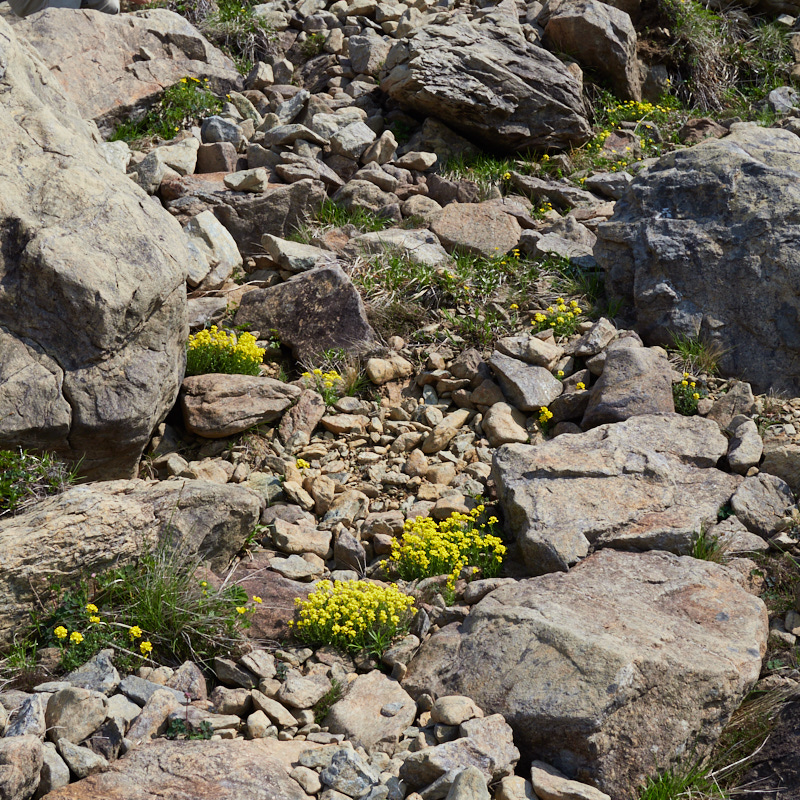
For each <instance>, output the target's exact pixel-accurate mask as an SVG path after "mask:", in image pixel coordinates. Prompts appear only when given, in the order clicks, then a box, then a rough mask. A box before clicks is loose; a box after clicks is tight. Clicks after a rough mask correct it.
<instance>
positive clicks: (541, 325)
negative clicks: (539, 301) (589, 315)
mask: <svg viewBox="0 0 800 800" xmlns="http://www.w3.org/2000/svg"><path fill="white" fill-rule="evenodd" d="M582 313H583V309H582V308H581V307H580V306H579V305H578V303H577V301H576V300H570V301H569V305H567V303H566V302H565V301H564V299H563V298H561V297H559V298H558V300H557V301H556V304H555V306H548V307H547V309H546V312H545V313H542V312H541V311H537V312H536V314H534V316H533V319H532V320H531V325H533V326H534V327H533V330H534V333H538V332H539V331H544V330H547V329H548V328H552V329H553V333H555V335H556V336H570V335H572V334H573V333H575V331H576V329H577V327H578V318H579V317H580V315H581V314H582Z"/></svg>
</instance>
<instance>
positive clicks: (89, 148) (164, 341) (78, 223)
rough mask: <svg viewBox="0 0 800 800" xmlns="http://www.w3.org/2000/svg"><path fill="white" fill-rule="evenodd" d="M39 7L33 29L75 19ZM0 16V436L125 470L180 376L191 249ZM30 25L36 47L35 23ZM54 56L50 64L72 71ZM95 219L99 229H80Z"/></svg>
mask: <svg viewBox="0 0 800 800" xmlns="http://www.w3.org/2000/svg"><path fill="white" fill-rule="evenodd" d="M49 11H50V12H56V13H55V14H52V13H48V14H47V15H42V16H40V17H39V18H38V19H39V20H40V21H41V25H42V28H39V30H43V29H46V30H47V32H48V33H50V32H52V31H53V30H61V31H62V33H63V30H64V28H63V27H62V26H65V25H66V26H68V27H69V30H70V31H71V32H72V33H73V34H76V29H77V28H78V27H83V26H79V25H78V24H77V21H76V25H75V26H74V27H73V26H72V25H71V24H69V23H66V19H71V16H69V15H67V16H66V17H65V16H64V14H63V13H62V14H59V13H58V12H59V11H62V10H61V9H50V10H49ZM167 13H168V12H167ZM76 16H81V15H76ZM169 16H170V17H173V16H174V15H169ZM81 18H82V19H84V17H81ZM19 23H22V24H23V25H24V27H25V30H26V35H27V33H31V35H32V36H33V26H32V25H31V23H29V22H28V21H27V20H19ZM181 23H182V25H181V27H182V28H183V30H186V28H187V27H188V28H191V26H190V25H189V24H188V23H186V22H185V21H183V20H181ZM0 29H1V30H2V39H3V42H4V45H3V63H4V64H5V65H6V67H5V68H4V75H5V78H4V80H5V81H6V84H5V85H6V89H5V93H4V95H3V97H4V100H3V107H4V109H5V110H6V111H7V112H8V114H9V116H8V117H7V118H6V123H5V125H4V127H3V132H2V139H3V143H4V150H3V157H2V158H0V173H2V175H3V178H2V180H3V185H4V187H5V190H4V206H3V210H2V212H0V229H2V230H7V231H12V233H8V234H5V235H4V236H3V238H4V239H6V238H7V237H8V236H11V237H12V238H13V239H14V241H15V242H16V244H15V245H14V247H13V248H12V249H11V250H9V251H8V252H7V253H6V254H5V255H4V256H3V265H2V267H1V268H0V280H2V283H3V286H4V287H6V288H5V290H4V291H3V293H2V295H1V296H0V319H2V327H0V354H1V357H0V446H2V447H4V448H9V447H10V448H12V449H14V448H16V447H31V448H34V449H36V450H40V451H41V450H47V451H50V452H53V451H58V453H59V455H60V456H62V457H64V458H66V459H68V460H71V461H75V462H77V461H78V460H81V469H80V474H81V476H83V477H85V478H87V479H89V480H92V479H94V478H97V477H100V478H102V479H103V480H109V479H112V478H120V477H126V478H127V477H131V476H132V475H134V474H135V473H136V470H137V465H138V463H139V458H140V456H141V454H142V451H143V449H144V447H145V445H146V444H147V442H148V441H149V439H150V435H151V432H152V431H153V430H154V428H155V427H156V426H157V425H158V424H159V423H160V422H161V420H162V419H163V418H164V416H166V413H167V411H168V410H169V409H170V408H171V407H172V405H173V403H174V400H175V393H176V390H177V387H178V384H179V382H180V374H181V371H182V369H183V360H184V343H185V338H186V299H185V279H186V264H187V263H188V262H189V261H190V259H191V256H190V254H189V251H188V249H187V245H186V240H185V237H184V236H183V234H182V232H181V231H180V226H179V225H178V223H177V222H176V221H175V220H174V219H172V218H171V216H170V215H169V214H167V213H165V212H164V209H163V208H161V207H160V206H159V205H158V204H156V203H150V202H147V203H144V202H142V193H141V190H140V189H139V188H138V187H136V186H135V185H134V184H133V183H132V182H131V180H130V179H129V178H127V177H126V176H125V175H123V174H122V173H120V172H119V170H117V169H116V168H114V167H112V166H110V165H109V164H108V163H107V162H106V160H105V159H104V158H103V156H102V154H101V152H100V151H99V150H98V149H97V147H96V146H95V140H96V139H97V132H96V129H95V128H94V126H93V125H91V123H87V122H84V120H83V119H82V118H81V111H80V109H79V108H78V107H77V106H76V105H75V104H74V103H73V102H72V101H70V100H68V99H67V98H66V97H65V96H64V94H63V91H62V90H61V89H60V88H59V80H58V79H55V78H53V76H52V74H51V73H50V72H49V71H48V70H47V68H46V66H45V62H44V61H43V60H42V59H41V58H40V57H39V55H38V54H37V53H36V52H35V51H34V50H33V48H32V46H31V45H30V44H29V43H28V42H29V40H25V41H24V42H23V40H21V39H17V36H16V34H15V33H14V32H13V31H12V29H11V28H10V27H9V26H8V24H7V23H6V21H5V18H4V19H3V20H2V21H0ZM17 30H20V31H21V28H18V29H17ZM195 34H196V32H195ZM76 35H77V34H76ZM33 38H34V39H35V40H36V41H37V42H39V43H41V44H42V46H43V47H45V49H46V47H47V45H46V41H45V40H46V36H44V35H42V37H41V38H39V36H38V35H36V36H33ZM57 38H58V39H59V40H60V42H59V43H56V44H54V45H53V47H54V48H56V49H59V48H60V46H61V45H63V44H64V37H63V36H62V35H59V36H58V37H57ZM68 38H72V37H68ZM92 38H93V40H94V42H95V43H96V42H97V38H96V37H92ZM75 41H77V40H74V41H73V45H72V47H70V46H66V49H65V50H64V51H63V53H64V54H65V58H64V62H66V61H68V60H70V58H71V57H72V56H73V55H74V50H75V44H74V42H75ZM79 49H80V48H79ZM66 53H69V54H70V56H67V55H66ZM78 60H80V59H78V58H76V61H78ZM64 62H62V68H61V69H60V70H59V72H60V74H61V75H63V74H64V73H65V72H70V74H71V75H73V76H74V73H73V72H72V71H71V69H72V64H71V65H70V67H69V68H68V67H67V66H66V64H65V63H64ZM79 83H81V84H83V88H82V89H81V90H79V91H80V92H81V93H83V92H84V91H85V89H86V84H85V82H84V81H82V80H81V81H79ZM71 88H72V90H73V91H74V90H75V86H74V85H73V86H72V87H71ZM88 116H92V115H88ZM30 126H36V127H37V128H38V129H39V131H40V134H37V136H36V137H34V138H31V135H30V130H31V128H30ZM11 153H16V156H15V157H13V158H12V157H11V155H10V154H11ZM62 159H67V161H68V162H69V165H70V166H69V169H63V168H62V167H63V161H62ZM43 187H46V189H43ZM98 220H102V235H93V236H87V231H88V230H91V229H93V228H92V226H94V225H96V224H97V223H98ZM34 262H35V263H36V265H37V266H36V269H34V270H31V269H27V268H26V267H25V266H24V264H26V263H34ZM110 262H113V263H114V270H113V275H112V274H111V273H110V272H109V269H108V264H109V263H110Z"/></svg>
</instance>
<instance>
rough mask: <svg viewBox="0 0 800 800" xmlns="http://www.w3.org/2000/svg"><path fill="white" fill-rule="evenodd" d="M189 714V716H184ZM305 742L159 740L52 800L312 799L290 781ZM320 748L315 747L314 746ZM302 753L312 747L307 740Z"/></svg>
mask: <svg viewBox="0 0 800 800" xmlns="http://www.w3.org/2000/svg"><path fill="white" fill-rule="evenodd" d="M181 713H183V712H181ZM298 745H300V743H299V742H278V741H277V740H274V739H257V740H256V741H252V742H246V741H245V740H244V739H237V740H236V741H233V742H226V741H215V742H203V741H195V742H173V741H169V740H168V739H156V740H155V741H153V742H151V743H147V744H144V745H142V746H140V747H137V748H136V749H135V750H133V751H132V752H131V753H129V754H128V755H127V756H126V757H125V758H123V759H120V760H119V761H115V762H114V763H113V764H112V765H111V767H110V768H109V770H108V771H107V772H104V773H102V774H101V775H90V776H89V777H88V778H85V779H84V780H82V781H78V782H76V783H72V784H70V785H69V786H65V787H64V788H63V789H57V790H56V791H55V792H51V793H50V794H49V796H48V797H49V800H97V798H100V797H102V798H103V800H161V799H162V798H167V797H171V798H176V800H177V798H188V797H191V798H195V800H206V798H208V800H211V798H218V797H231V798H233V797H237V798H239V797H241V798H244V797H246V798H248V800H308V795H307V794H306V793H305V792H304V791H303V790H302V789H301V788H300V785H299V784H298V783H297V782H296V781H294V780H293V779H292V778H290V777H289V772H290V770H291V764H292V762H294V761H296V760H297V759H298V758H299V756H300V750H301V747H299V746H298ZM313 746H314V745H313V744H311V747H313ZM302 749H304V750H305V749H309V743H308V742H303V743H302Z"/></svg>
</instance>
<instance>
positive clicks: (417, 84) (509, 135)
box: [381, 21, 590, 152]
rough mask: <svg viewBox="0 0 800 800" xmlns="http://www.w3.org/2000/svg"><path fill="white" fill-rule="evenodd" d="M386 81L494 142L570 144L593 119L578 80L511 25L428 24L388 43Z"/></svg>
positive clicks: (408, 100) (416, 107)
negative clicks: (585, 105) (394, 41)
mask: <svg viewBox="0 0 800 800" xmlns="http://www.w3.org/2000/svg"><path fill="white" fill-rule="evenodd" d="M386 70H387V73H386V76H385V77H384V79H383V81H382V82H381V88H382V89H383V91H385V92H387V93H388V94H389V95H390V96H391V97H392V98H393V99H395V100H397V101H398V102H399V103H400V105H401V106H402V107H403V108H406V109H408V110H410V111H414V112H416V113H419V114H428V115H431V116H433V117H436V118H437V119H440V120H442V121H443V122H445V123H446V124H447V125H450V126H451V127H453V128H454V129H455V130H457V131H460V132H462V133H464V134H465V135H466V136H469V137H470V138H473V139H476V140H478V141H480V142H481V143H483V144H485V145H488V146H490V147H491V148H493V149H500V150H504V151H506V152H515V151H518V150H525V149H527V148H542V149H548V148H556V149H565V148H569V147H570V146H573V145H574V146H577V145H580V144H583V142H585V141H586V140H587V139H588V138H589V136H590V129H589V123H588V122H587V120H586V109H585V108H584V105H583V100H582V98H581V82H580V80H578V79H577V78H576V77H575V76H574V75H573V73H571V72H570V71H569V70H568V69H567V68H566V67H565V66H564V64H563V63H562V62H561V61H559V60H558V59H557V58H556V57H555V56H554V55H552V54H551V53H549V52H547V50H544V49H543V48H541V47H537V46H536V45H534V44H531V43H529V42H527V41H526V40H525V38H524V36H522V34H521V31H517V30H514V28H513V26H500V25H495V24H491V23H490V22H488V21H487V22H485V23H484V24H478V23H476V22H456V23H451V24H444V25H427V26H425V27H424V28H422V29H421V30H419V31H418V32H417V33H416V35H414V36H413V37H412V38H407V39H403V40H401V41H400V42H398V43H397V44H396V45H394V47H392V49H391V50H390V51H389V55H388V56H387V58H386Z"/></svg>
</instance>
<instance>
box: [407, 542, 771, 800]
mask: <svg viewBox="0 0 800 800" xmlns="http://www.w3.org/2000/svg"><path fill="white" fill-rule="evenodd" d="M512 626H513V628H514V635H513V636H509V635H508V630H509V628H510V627H512ZM767 627H768V623H767V613H766V608H765V606H764V604H763V603H762V602H761V600H759V599H758V598H757V597H754V596H752V595H750V594H748V593H747V592H746V591H745V590H744V589H743V588H742V587H741V586H740V585H739V584H738V582H737V577H736V575H735V573H734V572H732V571H729V570H728V569H726V568H725V567H721V566H719V565H717V564H713V563H710V562H707V561H699V560H696V559H692V558H691V557H688V556H684V557H678V556H674V555H671V554H668V553H644V554H634V553H620V552H614V551H610V550H605V551H602V552H600V553H596V554H595V555H594V556H592V557H591V558H589V559H587V560H586V561H584V562H583V563H581V564H580V565H579V566H578V567H576V568H575V569H573V570H571V571H570V572H569V573H567V574H565V575H547V576H543V577H539V578H533V579H530V580H525V581H520V582H518V583H516V584H513V585H510V586H504V587H501V588H500V589H497V590H496V591H494V592H492V593H491V594H489V595H488V596H487V597H486V598H484V599H483V600H482V601H481V602H480V603H478V605H477V606H475V607H473V609H472V611H471V612H470V614H469V616H468V617H467V618H466V620H465V621H464V623H463V624H462V625H461V626H460V627H459V626H457V625H455V624H453V625H450V626H447V627H446V628H444V629H442V630H441V631H439V632H438V633H436V634H434V636H433V637H432V638H431V639H429V640H428V641H427V642H426V643H425V644H424V645H423V646H422V649H421V650H420V652H419V654H418V655H417V656H416V657H415V658H414V659H413V660H412V661H411V663H410V665H409V672H408V675H407V677H406V678H405V681H404V686H405V688H406V689H407V690H408V691H409V692H410V693H411V694H412V695H417V694H419V693H421V692H423V691H427V692H432V693H433V694H434V695H436V694H439V695H441V694H449V693H451V692H458V693H460V694H465V695H467V696H469V697H471V698H473V699H474V700H475V701H476V702H477V703H478V704H479V705H480V706H481V708H483V709H484V710H485V711H486V713H500V714H502V715H503V716H504V717H505V719H506V720H507V721H508V723H509V724H510V725H511V727H512V728H513V729H514V733H515V741H516V743H517V744H518V745H519V746H520V749H521V750H522V753H523V757H534V758H540V759H541V760H543V761H546V762H547V763H548V764H552V765H553V766H555V767H557V768H558V769H560V770H561V771H562V772H563V773H565V774H566V775H567V776H568V777H570V778H576V779H578V780H581V781H585V782H589V783H592V784H594V785H596V786H597V787H599V788H600V789H602V790H603V791H605V792H607V793H608V794H610V795H611V796H612V797H620V798H623V797H625V798H631V797H634V796H636V790H637V789H638V788H639V787H640V786H641V784H642V783H643V782H644V779H645V777H646V776H647V775H652V774H654V773H655V772H656V771H657V770H662V769H665V768H667V767H668V766H669V765H670V764H671V763H674V762H677V761H679V760H680V759H682V758H685V753H686V752H693V753H694V754H695V755H696V756H698V757H701V756H702V755H703V754H704V753H705V752H707V751H708V749H709V748H710V746H711V745H712V744H713V743H714V741H715V739H716V738H717V736H718V735H719V733H720V731H721V728H722V726H723V725H724V724H725V722H726V721H727V720H728V718H729V717H730V715H731V713H732V712H733V711H734V710H735V709H736V708H737V706H738V705H739V703H740V702H741V699H742V697H743V696H744V694H745V693H746V692H747V691H748V690H749V689H750V687H751V686H752V685H753V684H754V683H755V681H756V679H757V678H758V674H759V670H760V668H761V656H762V655H763V653H764V651H765V646H766V637H767Z"/></svg>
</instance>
